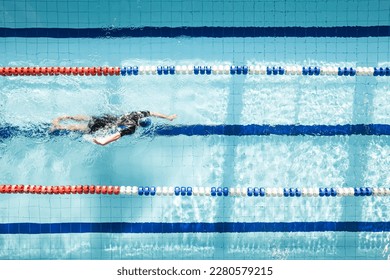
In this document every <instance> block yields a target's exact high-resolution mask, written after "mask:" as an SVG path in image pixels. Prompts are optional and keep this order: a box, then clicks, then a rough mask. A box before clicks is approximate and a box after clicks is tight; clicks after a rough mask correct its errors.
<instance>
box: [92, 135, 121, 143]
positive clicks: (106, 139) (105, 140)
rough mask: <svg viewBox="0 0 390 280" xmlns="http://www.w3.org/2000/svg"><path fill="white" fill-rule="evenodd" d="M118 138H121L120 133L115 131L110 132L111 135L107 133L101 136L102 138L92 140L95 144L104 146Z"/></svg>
mask: <svg viewBox="0 0 390 280" xmlns="http://www.w3.org/2000/svg"><path fill="white" fill-rule="evenodd" d="M119 138H121V134H120V133H119V132H117V133H115V134H112V135H109V136H107V137H103V138H93V142H94V143H95V144H98V145H101V146H105V145H107V144H109V143H111V142H114V141H116V140H118V139H119Z"/></svg>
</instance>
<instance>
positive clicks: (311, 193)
mask: <svg viewBox="0 0 390 280" xmlns="http://www.w3.org/2000/svg"><path fill="white" fill-rule="evenodd" d="M0 194H54V195H56V194H57V195H65V194H101V195H129V196H212V197H227V196H239V197H270V196H272V197H340V196H356V197H357V196H390V188H388V187H355V188H353V187H336V188H306V187H304V188H276V187H274V188H272V187H271V188H262V187H231V188H228V187H184V186H181V187H179V186H176V187H173V186H171V187H165V186H163V187H160V186H158V187H154V186H151V187H149V186H98V185H97V186H95V185H72V186H42V185H0Z"/></svg>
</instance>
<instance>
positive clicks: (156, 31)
mask: <svg viewBox="0 0 390 280" xmlns="http://www.w3.org/2000/svg"><path fill="white" fill-rule="evenodd" d="M181 36H185V37H212V38H231V37H349V38H359V37H388V36H390V26H334V27H300V26H288V27H255V26H248V27H222V26H196V27H193V26H180V27H153V26H145V27H115V28H39V27H37V28H6V27H2V28H0V37H3V38H4V37H21V38H39V37H45V38H125V37H133V38H140V37H166V38H175V37H181Z"/></svg>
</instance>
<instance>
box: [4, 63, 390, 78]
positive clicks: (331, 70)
mask: <svg viewBox="0 0 390 280" xmlns="http://www.w3.org/2000/svg"><path fill="white" fill-rule="evenodd" d="M175 74H193V75H211V74H214V75H216V74H219V75H221V74H222V75H241V74H242V75H303V76H319V75H331V76H390V67H333V66H325V67H319V66H285V67H282V66H271V67H270V66H261V65H249V66H247V65H243V66H235V65H212V66H193V65H176V66H174V65H170V66H151V65H145V66H122V67H119V66H115V67H111V66H110V67H108V66H104V67H62V66H61V67H59V66H49V67H39V66H27V67H0V76H58V75H67V76H71V75H72V76H120V75H121V76H137V75H160V76H161V75H175Z"/></svg>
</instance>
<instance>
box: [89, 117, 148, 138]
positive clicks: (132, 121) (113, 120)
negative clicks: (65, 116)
mask: <svg viewBox="0 0 390 280" xmlns="http://www.w3.org/2000/svg"><path fill="white" fill-rule="evenodd" d="M149 116H150V112H149V111H139V112H131V113H130V114H126V115H122V116H119V117H118V116H114V115H103V116H93V117H92V118H91V120H90V121H89V122H88V128H89V133H95V132H96V131H98V130H103V129H112V128H115V127H118V128H119V129H120V130H119V133H120V135H121V136H124V135H130V134H133V133H134V132H135V130H136V128H137V127H138V126H139V120H140V119H142V118H145V117H149Z"/></svg>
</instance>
